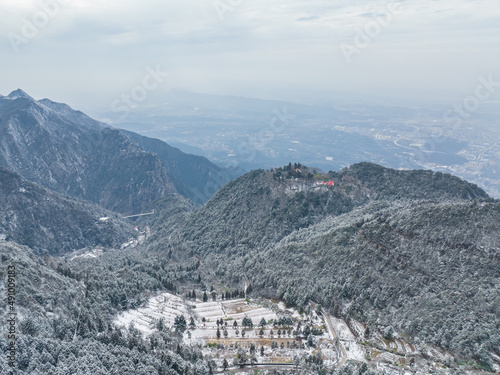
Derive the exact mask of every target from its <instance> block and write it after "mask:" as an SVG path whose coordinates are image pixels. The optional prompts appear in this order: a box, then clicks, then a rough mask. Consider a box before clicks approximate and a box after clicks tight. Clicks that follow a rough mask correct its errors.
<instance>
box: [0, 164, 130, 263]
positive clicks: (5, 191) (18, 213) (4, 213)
mask: <svg viewBox="0 0 500 375" xmlns="http://www.w3.org/2000/svg"><path fill="white" fill-rule="evenodd" d="M0 235H2V236H3V237H4V239H7V240H10V241H15V242H17V243H20V244H23V245H27V246H29V247H31V248H32V249H33V250H35V251H36V252H37V253H39V254H51V255H60V254H63V253H66V252H72V251H75V250H79V249H82V248H84V247H95V246H102V247H120V245H121V244H123V243H124V242H126V241H127V240H128V239H129V238H130V237H131V236H133V235H135V232H134V230H133V227H132V225H131V223H130V222H128V221H126V220H124V219H121V218H120V217H119V216H118V215H117V214H116V213H113V212H111V211H108V210H105V209H104V208H102V207H100V206H98V205H96V204H92V203H90V202H85V201H82V200H79V199H76V198H73V197H68V196H63V195H60V194H58V193H55V192H52V191H50V190H47V189H45V188H43V187H41V186H39V185H37V184H34V183H32V182H29V181H27V180H25V179H24V178H22V177H20V176H18V175H17V174H15V173H12V172H9V171H7V170H5V169H3V168H0Z"/></svg>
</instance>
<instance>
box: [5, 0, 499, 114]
mask: <svg viewBox="0 0 500 375" xmlns="http://www.w3.org/2000/svg"><path fill="white" fill-rule="evenodd" d="M55 3H56V0H43V1H31V0H15V1H14V0H9V1H7V0H0V14H1V21H2V22H1V23H0V35H1V43H0V56H1V59H0V68H1V72H2V79H1V80H0V93H1V94H3V95H6V94H8V93H9V92H10V91H12V90H14V89H16V88H22V89H24V90H25V91H27V92H28V93H29V94H30V95H32V96H34V97H35V98H37V99H39V98H43V97H49V98H51V99H53V100H56V101H62V102H67V103H69V104H71V105H73V106H75V107H77V108H85V107H88V106H105V105H109V104H108V103H111V102H112V101H113V99H114V98H117V97H119V96H120V95H121V94H123V93H128V92H130V91H131V90H133V89H134V88H136V87H137V86H138V85H142V82H143V79H144V78H145V77H146V76H147V74H148V67H150V68H153V69H156V68H157V67H158V66H160V67H161V70H162V71H163V72H168V73H169V74H170V75H169V77H168V78H165V79H162V82H161V85H158V87H155V90H154V91H155V92H154V95H155V96H161V94H162V92H164V91H166V90H169V89H171V88H183V89H187V90H191V91H199V92H206V93H223V94H234V95H243V96H253V97H261V98H270V97H275V98H277V99H280V98H285V99H290V98H293V97H294V96H296V97H297V99H298V100H300V98H302V97H304V96H308V97H311V98H315V97H316V96H315V94H314V93H320V94H321V95H323V94H325V95H327V94H328V93H329V92H333V91H335V92H350V93H353V94H355V95H357V94H359V95H363V96H364V95H375V96H376V97H379V98H382V97H401V96H406V97H412V96H415V95H416V96H421V97H427V98H432V97H433V96H436V97H437V96H439V95H441V93H450V94H451V95H453V94H456V95H457V96H460V95H467V94H468V93H471V92H473V91H474V88H475V87H476V85H477V81H478V77H479V76H485V77H486V76H488V75H490V74H493V76H494V77H496V78H497V80H498V81H500V48H499V47H500V1H498V0H439V1H436V0H418V1H401V2H399V4H395V3H394V2H392V3H391V2H387V1H377V0H349V1H332V0H329V1H326V0H321V1H320V0H241V1H239V0H215V1H214V0H175V1H174V0H141V1H139V0H119V1H118V0H111V1H109V0H108V1H102V0H89V1H80V0H73V1H72V0H60V1H59V2H58V4H64V5H60V6H59V5H58V6H55V5H54V4H55ZM42 4H46V5H45V10H44V7H43V6H42ZM231 4H232V5H231ZM47 6H48V8H47ZM58 8H60V9H58ZM30 22H32V23H34V24H35V27H36V29H35V30H33V28H30V27H29V26H30ZM36 25H38V26H36ZM363 30H364V31H365V32H366V31H367V32H368V33H369V34H370V35H369V36H368V38H367V37H366V34H365V35H361V36H360V33H361V32H362V31H363ZM150 86H151V85H150ZM305 93H306V94H305ZM151 95H153V94H151ZM301 95H302V96H301ZM318 96H320V95H318Z"/></svg>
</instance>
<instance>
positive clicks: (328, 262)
mask: <svg viewBox="0 0 500 375" xmlns="http://www.w3.org/2000/svg"><path fill="white" fill-rule="evenodd" d="M297 167H298V166H297V165H295V166H292V167H290V166H288V167H285V168H280V169H275V170H272V171H263V170H259V171H253V172H251V173H249V174H246V175H245V176H243V177H241V178H239V179H237V180H235V181H233V182H231V183H229V184H228V185H227V186H226V187H224V188H223V189H221V191H220V192H219V193H217V194H216V196H215V197H214V198H212V200H210V201H209V202H208V203H207V204H206V205H204V206H203V207H201V208H200V209H198V210H196V211H194V212H192V213H191V214H189V213H184V214H182V215H178V216H176V217H171V218H170V219H169V220H168V221H166V222H164V223H163V224H162V225H161V226H160V227H159V228H157V231H156V235H154V236H153V237H152V239H151V242H150V249H151V250H152V251H158V252H160V253H162V252H163V253H166V254H168V255H169V256H170V257H171V258H172V260H174V259H175V260H177V261H180V262H182V261H186V260H188V259H193V260H196V259H197V260H199V270H198V271H199V272H200V274H201V275H202V279H204V280H206V281H207V282H210V283H217V282H221V283H223V284H224V285H226V286H227V287H235V286H237V287H239V288H243V287H244V285H245V284H246V283H250V284H251V289H252V293H255V294H257V295H264V296H268V297H273V298H278V299H282V300H284V301H286V303H287V304H289V305H291V306H297V307H301V306H305V305H306V304H307V303H308V302H309V301H315V302H317V303H320V304H321V305H322V306H323V307H324V308H327V309H328V310H329V311H331V312H332V313H334V314H336V315H337V316H340V315H342V316H353V317H356V318H358V319H360V320H362V321H364V322H366V323H368V324H369V325H372V326H373V327H388V326H393V327H394V328H396V329H398V330H399V331H401V332H403V333H406V334H407V335H409V336H410V337H413V338H414V339H415V340H424V341H426V342H429V343H433V344H436V345H438V346H441V347H445V348H450V349H452V350H453V351H454V352H456V353H461V354H462V355H464V356H466V357H474V358H475V359H476V360H478V361H480V362H481V363H484V364H485V366H486V367H488V366H489V365H490V364H491V363H492V362H491V361H492V359H491V358H492V357H491V354H494V353H498V348H500V335H499V333H498V332H500V330H499V328H500V321H499V313H500V294H499V292H498V290H499V289H498V288H499V285H500V237H499V233H500V203H498V202H497V201H494V200H492V199H490V198H488V196H487V195H486V194H485V193H484V191H482V190H481V189H479V188H478V187H477V186H475V185H472V184H469V183H467V182H465V181H462V180H460V179H457V178H456V177H453V176H449V175H444V174H441V173H432V172H427V171H395V170H390V169H386V168H383V167H380V166H377V165H373V164H368V163H362V164H358V165H354V166H352V167H350V168H347V169H344V170H342V171H340V172H337V173H334V172H331V173H330V174H328V175H321V174H318V173H315V171H309V170H308V169H307V168H306V167H304V166H300V167H301V169H300V171H299V168H297ZM326 178H331V179H333V180H335V186H332V187H319V188H318V187H317V184H316V182H317V181H318V180H324V179H326Z"/></svg>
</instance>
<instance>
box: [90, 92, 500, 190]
mask: <svg viewBox="0 0 500 375" xmlns="http://www.w3.org/2000/svg"><path fill="white" fill-rule="evenodd" d="M353 108H354V109H353ZM450 108H453V107H452V106H451V105H450V106H449V108H448V107H444V106H443V108H442V110H440V109H432V110H427V109H422V108H417V109H410V108H401V107H397V108H385V107H382V106H367V105H359V106H358V107H356V106H355V105H352V106H349V108H348V109H337V108H336V106H335V103H332V104H331V105H328V106H326V105H325V106H322V107H315V106H307V105H301V104H294V103H287V102H279V101H267V100H258V99H248V98H241V97H230V96H215V95H205V94H193V93H188V92H183V91H181V92H173V93H171V94H170V95H168V96H167V97H166V98H165V101H164V102H163V103H161V104H157V105H150V106H148V107H147V108H141V107H137V108H134V109H133V110H132V111H131V112H130V114H129V116H128V117H127V118H120V117H119V116H118V115H117V113H113V112H112V111H109V110H108V111H103V112H101V113H100V115H99V117H100V118H101V119H102V120H103V121H105V122H110V123H112V124H113V125H114V126H116V127H120V128H125V129H127V130H132V131H136V132H138V133H140V134H142V135H146V136H149V137H155V138H160V139H162V140H164V141H166V142H167V143H169V144H171V145H173V146H176V147H178V148H180V149H181V150H182V151H185V152H189V153H194V154H197V155H201V156H206V157H207V158H209V159H210V160H212V161H214V162H216V163H218V164H220V165H222V166H226V167H228V166H232V167H235V168H238V169H241V171H242V172H243V171H249V170H251V169H255V168H272V167H277V166H280V165H284V164H287V163H288V162H290V161H291V162H301V163H304V164H306V165H309V166H314V167H317V168H321V169H322V170H323V171H324V172H328V171H329V170H338V169H341V168H343V167H347V166H349V165H351V164H353V163H357V162H360V161H370V162H374V163H378V164H382V165H384V166H387V167H391V168H396V169H432V170H434V171H441V172H444V173H451V174H454V175H457V176H459V177H461V178H464V179H466V180H468V181H470V182H473V183H476V184H477V185H479V186H480V187H481V188H483V189H485V190H486V191H487V192H488V193H489V194H490V195H492V196H494V197H500V182H499V181H500V141H499V135H500V130H499V129H500V128H499V127H498V117H497V116H494V115H491V114H486V113H481V112H479V111H478V112H475V113H465V114H462V115H460V114H458V113H454V112H452V111H451V109H450Z"/></svg>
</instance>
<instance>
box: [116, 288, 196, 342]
mask: <svg viewBox="0 0 500 375" xmlns="http://www.w3.org/2000/svg"><path fill="white" fill-rule="evenodd" d="M177 315H185V316H189V315H190V314H189V310H188V307H187V306H186V304H185V303H184V301H183V299H182V298H181V297H179V296H176V295H174V294H172V293H163V294H160V295H159V296H156V297H153V298H151V299H150V300H149V301H148V303H147V304H146V306H145V307H140V308H138V309H135V310H127V311H125V312H123V313H121V314H120V315H118V317H117V318H116V319H115V324H116V325H117V326H121V327H128V326H129V325H130V324H133V325H134V327H135V328H136V329H138V330H139V331H141V332H143V333H144V334H146V335H149V334H151V333H153V331H154V324H155V323H156V322H158V321H159V320H160V319H163V322H164V324H165V326H166V327H169V328H170V327H172V326H173V325H174V320H175V317H176V316H177Z"/></svg>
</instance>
